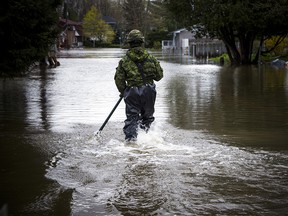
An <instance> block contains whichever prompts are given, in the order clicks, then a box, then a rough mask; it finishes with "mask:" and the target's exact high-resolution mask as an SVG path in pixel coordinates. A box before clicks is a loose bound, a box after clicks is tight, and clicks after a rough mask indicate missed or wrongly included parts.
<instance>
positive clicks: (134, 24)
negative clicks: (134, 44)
mask: <svg viewBox="0 0 288 216" xmlns="http://www.w3.org/2000/svg"><path fill="white" fill-rule="evenodd" d="M122 7H123V16H124V18H125V20H126V30H127V31H130V30H132V29H138V30H140V31H142V33H143V34H144V35H145V32H146V23H145V14H146V13H145V11H146V9H145V0H125V1H124V3H123V6H122Z"/></svg>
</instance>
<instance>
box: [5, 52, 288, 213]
mask: <svg viewBox="0 0 288 216" xmlns="http://www.w3.org/2000/svg"><path fill="white" fill-rule="evenodd" d="M124 53H125V50H121V49H97V50H88V51H87V50H70V51H62V52H61V53H60V55H61V57H60V58H59V61H60V63H61V66H60V67H57V68H50V69H46V70H42V71H40V70H35V71H33V72H32V73H31V74H30V75H29V76H28V77H25V78H15V79H12V80H11V79H6V80H3V79H0V131H1V134H0V163H1V166H0V167H1V169H0V175H1V178H0V201H1V203H0V204H5V205H6V207H7V209H8V213H9V215H29V216H30V215H59V216H65V215H74V216H92V215H93V216H94V215H261V216H262V215H269V216H270V215H275V216H276V215H277V216H278V215H287V212H288V207H287V206H288V184H287V182H288V135H287V134H288V70H287V69H281V68H280V69H279V68H275V67H272V66H269V65H267V66H265V65H262V66H261V67H254V66H251V67H240V68H230V67H220V66H217V65H212V64H197V63H196V62H194V61H193V60H192V59H190V58H188V57H187V56H182V57H179V56H176V57H175V56H169V55H164V54H162V53H154V54H155V55H156V57H157V58H158V59H159V60H160V63H161V66H162V67H163V69H164V78H163V79H162V80H161V81H160V82H156V86H157V99H156V105H155V109H156V112H155V122H154V123H153V126H152V128H151V130H150V131H149V133H148V134H145V133H141V132H140V134H139V138H138V140H137V143H135V144H131V145H126V144H124V134H123V132H122V127H123V126H124V122H123V121H124V120H125V106H124V102H123V101H122V102H121V104H120V105H119V107H118V108H117V109H116V111H115V112H114V114H113V116H112V117H111V119H110V120H109V122H108V123H107V125H106V127H105V128H104V130H103V132H102V134H101V136H100V137H96V136H93V134H94V132H96V131H98V129H99V128H100V127H101V125H102V123H103V122H104V121H105V119H106V117H107V116H108V114H109V113H110V111H111V110H112V108H113V107H114V105H115V104H116V102H117V100H118V98H119V96H118V95H119V93H118V91H117V89H116V86H115V84H114V73H115V68H116V67H117V65H118V61H119V60H120V58H121V56H123V55H124Z"/></svg>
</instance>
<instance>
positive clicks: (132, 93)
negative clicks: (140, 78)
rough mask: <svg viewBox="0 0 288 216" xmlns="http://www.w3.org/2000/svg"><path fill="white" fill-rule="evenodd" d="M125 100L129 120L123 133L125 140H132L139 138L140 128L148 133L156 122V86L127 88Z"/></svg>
mask: <svg viewBox="0 0 288 216" xmlns="http://www.w3.org/2000/svg"><path fill="white" fill-rule="evenodd" d="M124 100H125V103H126V117H127V119H126V120H125V126H124V128H123V131H124V133H125V139H126V140H131V139H133V138H137V135H138V126H140V128H141V129H144V130H145V131H146V132H147V131H148V130H149V128H150V125H151V123H152V122H153V121H154V117H153V114H154V104H155V100H156V89H155V84H146V85H143V86H140V87H128V88H126V89H125V92H124Z"/></svg>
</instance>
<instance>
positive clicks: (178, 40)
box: [162, 28, 225, 58]
mask: <svg viewBox="0 0 288 216" xmlns="http://www.w3.org/2000/svg"><path fill="white" fill-rule="evenodd" d="M171 35H172V40H163V41H162V50H163V51H165V52H172V53H174V54H182V55H190V56H192V57H193V58H207V57H211V56H218V55H221V54H223V53H224V52H225V46H224V43H223V42H222V41H221V40H218V39H211V38H207V37H203V38H196V37H195V34H193V33H192V32H191V31H189V30H187V29H186V28H182V29H178V30H176V31H173V32H171Z"/></svg>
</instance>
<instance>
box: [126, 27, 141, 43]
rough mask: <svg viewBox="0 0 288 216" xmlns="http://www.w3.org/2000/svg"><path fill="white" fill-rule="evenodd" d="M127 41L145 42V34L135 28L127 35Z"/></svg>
mask: <svg viewBox="0 0 288 216" xmlns="http://www.w3.org/2000/svg"><path fill="white" fill-rule="evenodd" d="M127 42H128V43H144V36H143V35H142V33H141V32H140V31H139V30H137V29H134V30H132V31H130V32H129V34H128V36H127Z"/></svg>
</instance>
